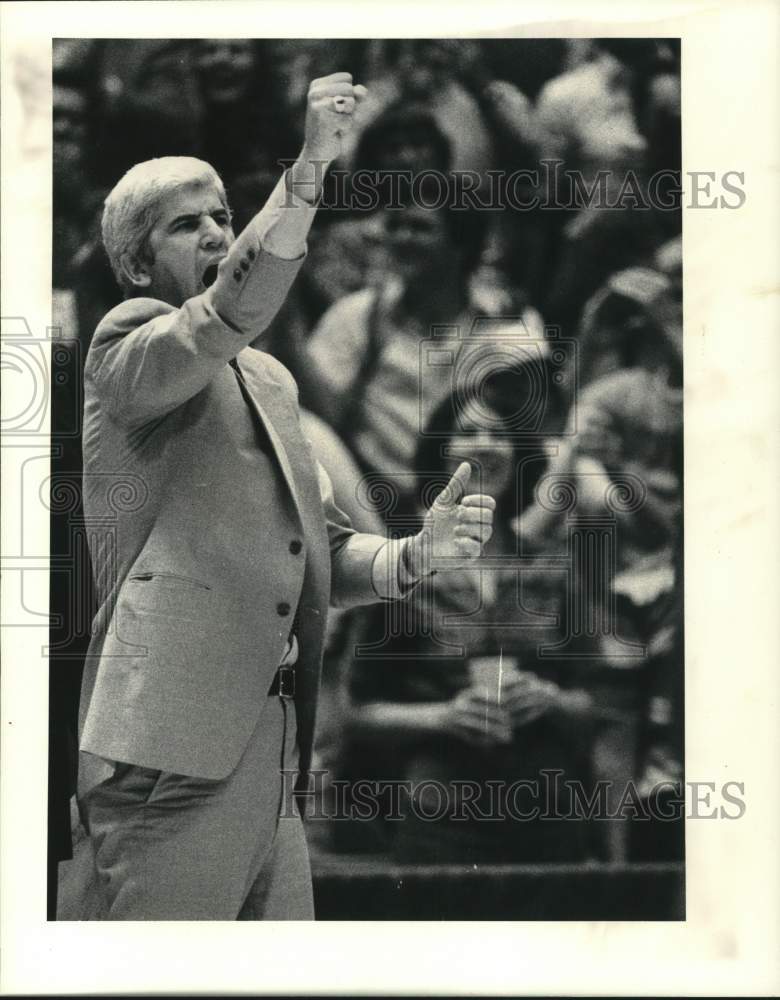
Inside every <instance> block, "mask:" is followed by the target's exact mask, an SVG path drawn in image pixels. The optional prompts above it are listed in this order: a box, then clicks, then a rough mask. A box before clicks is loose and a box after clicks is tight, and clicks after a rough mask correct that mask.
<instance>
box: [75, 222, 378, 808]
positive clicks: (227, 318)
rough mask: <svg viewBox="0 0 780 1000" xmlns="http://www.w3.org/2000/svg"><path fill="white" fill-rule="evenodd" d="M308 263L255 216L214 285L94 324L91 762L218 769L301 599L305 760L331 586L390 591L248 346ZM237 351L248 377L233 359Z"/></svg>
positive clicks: (89, 381) (137, 302)
mask: <svg viewBox="0 0 780 1000" xmlns="http://www.w3.org/2000/svg"><path fill="white" fill-rule="evenodd" d="M299 266H300V260H298V261H286V260H282V259H280V258H277V257H274V256H273V255H271V254H269V253H266V252H265V251H264V249H263V247H262V242H261V232H260V231H259V230H258V229H257V228H256V227H253V226H250V227H248V229H247V230H245V231H244V233H243V234H242V235H241V237H240V238H239V239H238V240H237V241H236V242H235V243H234V245H233V247H232V248H231V251H230V253H229V255H228V257H227V258H226V259H225V260H224V261H223V262H222V264H221V265H220V271H219V277H218V279H217V282H216V283H215V285H214V286H213V287H212V288H211V289H209V290H208V291H206V292H205V293H203V294H202V295H198V296H196V297H194V298H192V299H190V300H188V301H187V302H186V303H185V304H184V305H183V306H182V307H181V308H180V309H175V308H173V307H172V306H170V305H167V304H165V303H163V302H160V301H157V300H154V299H149V298H145V299H144V298H138V299H131V300H128V301H126V302H124V303H122V304H121V305H119V306H118V307H117V308H115V309H114V310H112V311H111V312H110V313H109V314H108V315H107V316H106V318H105V319H104V320H103V322H102V323H101V324H100V326H99V327H98V329H97V331H96V333H95V337H94V339H93V342H92V345H91V347H90V351H89V355H88V358H87V363H86V371H85V415H84V434H83V447H84V508H85V517H86V525H87V531H88V533H89V545H90V553H91V556H92V561H93V570H94V574H95V578H96V586H97V594H98V601H99V611H98V614H97V616H96V619H95V623H94V626H93V639H92V642H91V645H90V648H89V652H88V656H87V660H86V665H85V672H84V681H83V685H82V696H81V708H80V719H79V730H80V748H81V750H82V751H85V752H86V753H87V754H89V755H94V757H93V758H92V759H94V758H106V759H108V760H109V761H116V760H120V761H125V762H128V763H133V764H137V765H139V766H143V767H151V768H155V769H159V770H164V771H173V772H176V773H180V774H186V775H195V776H200V777H204V778H213V779H219V778H223V777H225V776H227V775H228V774H229V773H230V772H231V771H232V769H233V768H234V767H235V766H236V764H237V762H238V760H239V758H240V756H241V753H242V752H243V750H244V748H245V747H246V745H247V743H248V741H249V737H250V735H251V733H252V731H253V729H254V727H255V725H256V724H257V722H258V719H259V718H260V715H261V713H262V711H263V708H264V705H265V704H267V702H268V698H267V692H268V688H269V685H270V683H271V680H272V678H273V675H274V672H275V671H276V669H277V666H278V665H279V662H280V659H281V657H282V655H283V653H284V651H285V649H286V647H287V642H288V637H289V634H290V630H291V627H292V625H293V615H294V612H295V610H296V608H297V609H298V615H297V620H296V634H297V637H298V641H299V649H300V653H299V659H298V663H297V665H296V667H295V670H296V709H297V719H298V734H299V746H300V765H301V769H302V770H304V769H305V768H306V767H307V766H308V763H309V759H310V752H311V744H312V738H313V731H314V716H315V704H316V698H317V690H318V684H319V673H320V662H321V655H322V646H323V636H324V631H325V623H326V615H327V608H328V603H329V599H330V600H331V601H332V603H334V604H337V605H341V606H349V605H354V604H360V603H369V602H371V601H376V600H378V599H380V596H381V597H391V596H397V593H395V592H394V588H397V578H396V577H394V578H393V579H392V580H389V582H388V586H387V588H386V593H381V588H380V592H378V590H377V587H376V584H375V580H376V569H377V563H378V562H380V561H381V558H384V556H382V557H381V558H380V557H379V554H380V550H382V549H383V547H384V550H385V552H387V550H388V544H387V543H386V541H385V539H383V538H381V537H379V536H375V535H356V534H355V533H354V532H353V531H352V529H351V526H350V524H349V521H348V519H347V518H346V516H345V515H343V514H342V513H341V512H340V511H339V509H338V508H337V507H336V506H335V504H334V503H333V501H332V494H331V493H330V491H329V484H328V481H327V477H326V476H325V475H324V473H323V472H322V470H321V469H318V466H317V464H316V463H315V461H314V459H313V457H312V454H311V451H310V449H309V446H308V443H307V442H306V440H305V439H304V437H303V435H302V433H301V430H300V426H299V422H298V406H297V390H296V386H295V382H294V380H293V378H292V376H291V375H290V374H289V372H288V371H287V370H286V369H285V368H284V367H283V366H282V365H281V364H279V363H278V362H277V361H275V360H274V359H273V358H272V357H271V356H270V355H267V354H264V353H262V352H259V351H255V350H253V349H251V348H248V347H246V345H247V344H248V343H249V342H250V341H251V340H253V339H254V338H256V337H257V336H258V333H260V332H261V331H262V329H264V328H265V326H267V324H268V323H269V322H270V320H271V318H272V317H273V315H274V314H275V312H276V310H277V309H278V307H279V306H280V305H281V303H282V302H283V300H284V297H285V295H286V293H287V290H288V288H289V286H290V284H291V283H292V281H293V279H294V277H295V275H296V273H297V271H298V268H299ZM236 355H237V357H238V362H239V365H240V367H241V370H242V373H243V383H244V384H243V385H242V384H241V382H240V381H239V379H238V378H237V376H236V373H235V372H234V371H233V369H232V368H231V367H230V366H229V364H228V361H229V360H230V359H231V358H233V357H234V356H236ZM396 554H397V553H395V552H394V553H392V554H388V555H387V560H388V561H387V566H388V567H390V566H391V564H392V565H395V563H394V560H395V556H396ZM388 572H389V570H388ZM372 574H373V575H372ZM82 759H83V755H82ZM86 790H87V789H86V788H85V787H84V785H83V783H82V781H81V779H80V791H81V793H82V794H83V793H84V792H85V791H86Z"/></svg>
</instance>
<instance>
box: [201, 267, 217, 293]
mask: <svg viewBox="0 0 780 1000" xmlns="http://www.w3.org/2000/svg"><path fill="white" fill-rule="evenodd" d="M218 271H219V264H217V263H216V262H215V263H213V264H209V266H208V267H207V268H206V270H205V271H204V272H203V287H204V288H210V287H211V286H212V285H213V284H214V282H215V281H216V280H217V273H218Z"/></svg>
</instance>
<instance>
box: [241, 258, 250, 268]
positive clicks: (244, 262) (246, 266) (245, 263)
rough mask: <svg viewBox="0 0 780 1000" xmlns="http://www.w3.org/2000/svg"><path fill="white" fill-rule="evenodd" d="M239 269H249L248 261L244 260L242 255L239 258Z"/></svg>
mask: <svg viewBox="0 0 780 1000" xmlns="http://www.w3.org/2000/svg"><path fill="white" fill-rule="evenodd" d="M241 270H242V271H248V270H249V261H248V260H246V259H245V258H244V257H242V258H241Z"/></svg>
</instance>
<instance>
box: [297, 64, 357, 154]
mask: <svg viewBox="0 0 780 1000" xmlns="http://www.w3.org/2000/svg"><path fill="white" fill-rule="evenodd" d="M366 93H367V91H366V88H365V87H363V86H362V85H361V84H357V85H353V83H352V74H351V73H331V74H330V76H323V77H320V78H319V79H318V80H312V82H311V84H310V85H309V96H308V98H307V105H306V127H305V138H304V149H305V152H306V157H307V158H308V159H311V160H325V161H327V162H328V163H330V162H331V160H335V159H336V158H337V157H338V156H339V154H340V153H341V140H342V137H343V136H345V135H346V134H347V133H348V132H349V131H350V129H351V128H352V115H353V112H354V110H355V107H356V105H357V104H358V103H359V102H360V101H362V100H363V98H364V97H365V96H366Z"/></svg>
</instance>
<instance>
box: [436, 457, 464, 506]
mask: <svg viewBox="0 0 780 1000" xmlns="http://www.w3.org/2000/svg"><path fill="white" fill-rule="evenodd" d="M470 479H471V466H470V465H469V463H468V462H461V463H460V465H459V466H458V467H457V469H456V470H455V473H454V475H453V477H452V479H450V481H449V482H448V483H447V485H446V486H445V487H444V489H443V490H442V491H441V493H440V494H439V495H438V496H437V497H436V499H435V500H434V503H433V506H434V507H436V508H437V509H439V510H442V509H446V508H448V507H454V506H455V505H456V504H457V503H459V502H460V501H461V500H462V499H463V497H464V496H465V495H466V489H467V487H468V485H469V480H470Z"/></svg>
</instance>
